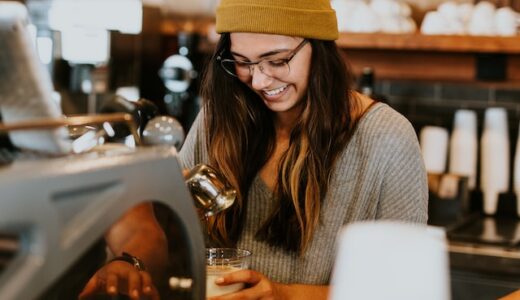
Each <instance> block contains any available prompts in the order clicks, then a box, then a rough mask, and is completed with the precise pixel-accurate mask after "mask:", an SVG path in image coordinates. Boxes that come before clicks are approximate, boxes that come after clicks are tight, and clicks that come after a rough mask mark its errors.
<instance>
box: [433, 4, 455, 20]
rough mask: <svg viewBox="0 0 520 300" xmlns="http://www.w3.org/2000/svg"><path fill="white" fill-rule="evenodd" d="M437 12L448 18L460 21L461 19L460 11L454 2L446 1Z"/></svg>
mask: <svg viewBox="0 0 520 300" xmlns="http://www.w3.org/2000/svg"><path fill="white" fill-rule="evenodd" d="M437 11H438V12H439V13H440V14H441V15H443V16H445V17H446V18H451V19H458V18H459V9H458V5H457V3H455V2H453V1H446V2H444V3H441V4H440V5H439V7H438V8H437Z"/></svg>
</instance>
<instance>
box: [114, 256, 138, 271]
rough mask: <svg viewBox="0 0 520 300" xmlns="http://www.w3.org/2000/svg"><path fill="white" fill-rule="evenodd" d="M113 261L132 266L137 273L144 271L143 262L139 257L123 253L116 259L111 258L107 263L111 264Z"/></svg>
mask: <svg viewBox="0 0 520 300" xmlns="http://www.w3.org/2000/svg"><path fill="white" fill-rule="evenodd" d="M113 261H125V262H127V263H129V264H131V265H132V266H134V268H136V269H137V270H138V271H145V270H146V268H145V267H144V263H143V261H142V260H141V259H140V258H139V257H137V256H133V255H132V254H129V253H126V252H123V255H121V256H116V257H114V258H112V259H111V260H110V261H109V262H113Z"/></svg>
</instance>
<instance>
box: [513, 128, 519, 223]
mask: <svg viewBox="0 0 520 300" xmlns="http://www.w3.org/2000/svg"><path fill="white" fill-rule="evenodd" d="M518 128H519V129H520V125H519V127H518ZM513 172H514V175H513V180H514V181H513V189H514V190H515V193H516V211H517V214H518V216H520V131H519V133H518V139H517V141H516V153H515V166H514V171H513Z"/></svg>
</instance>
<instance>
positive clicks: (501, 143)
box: [480, 107, 510, 215]
mask: <svg viewBox="0 0 520 300" xmlns="http://www.w3.org/2000/svg"><path fill="white" fill-rule="evenodd" d="M480 147H481V157H480V164H481V170H480V186H481V189H482V192H483V193H484V212H485V213H486V214H489V215H492V214H494V213H495V212H496V209H497V204H498V196H499V194H500V193H503V192H507V190H508V188H509V162H510V157H509V155H510V153H509V151H510V150H509V130H508V125H507V112H506V110H505V109H504V108H497V107H492V108H488V109H487V110H486V113H485V119H484V131H483V133H482V138H481V140H480Z"/></svg>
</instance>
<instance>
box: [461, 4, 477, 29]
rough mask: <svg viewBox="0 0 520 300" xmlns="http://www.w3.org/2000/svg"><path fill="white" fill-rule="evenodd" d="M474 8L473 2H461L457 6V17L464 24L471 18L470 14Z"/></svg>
mask: <svg viewBox="0 0 520 300" xmlns="http://www.w3.org/2000/svg"><path fill="white" fill-rule="evenodd" d="M474 8H475V6H474V5H473V4H471V3H461V4H459V6H458V7H457V13H458V18H459V20H461V21H462V22H463V23H464V24H465V25H466V24H467V23H468V22H469V20H470V19H471V16H472V15H473V9H474Z"/></svg>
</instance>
